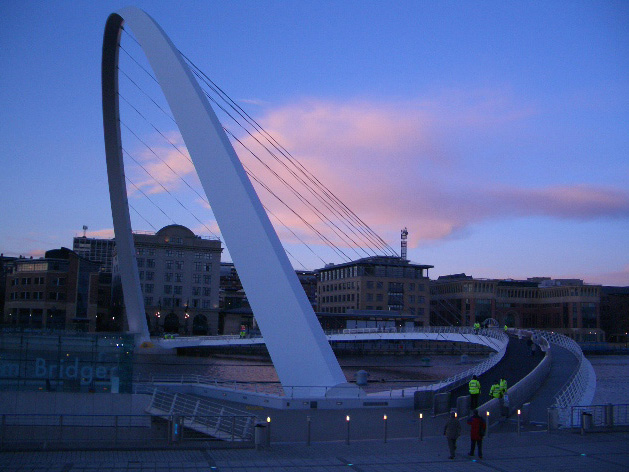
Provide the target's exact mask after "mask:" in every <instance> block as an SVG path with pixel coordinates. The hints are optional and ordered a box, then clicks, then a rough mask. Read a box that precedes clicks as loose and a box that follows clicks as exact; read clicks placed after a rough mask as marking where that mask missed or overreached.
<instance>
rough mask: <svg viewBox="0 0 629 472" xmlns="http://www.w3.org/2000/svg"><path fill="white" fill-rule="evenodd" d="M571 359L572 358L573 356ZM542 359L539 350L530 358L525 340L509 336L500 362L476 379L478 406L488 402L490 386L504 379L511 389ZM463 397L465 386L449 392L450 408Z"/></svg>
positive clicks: (466, 387)
mask: <svg viewBox="0 0 629 472" xmlns="http://www.w3.org/2000/svg"><path fill="white" fill-rule="evenodd" d="M553 352H554V351H553ZM570 355H571V354H570ZM572 357H573V358H574V356H572ZM543 358H544V353H543V352H541V351H540V350H539V349H538V350H537V351H535V356H531V350H530V348H529V346H528V345H527V344H526V340H525V339H518V337H517V336H512V335H509V344H508V345H507V351H506V352H505V355H504V357H503V358H502V360H501V361H500V362H499V363H498V364H496V365H495V366H494V367H492V368H491V369H489V370H488V371H487V372H485V373H484V374H482V375H480V376H479V377H478V379H479V380H480V383H481V394H480V398H479V404H481V405H482V404H483V403H485V402H487V401H489V400H490V397H489V389H490V388H491V386H492V384H494V383H498V382H499V381H500V379H501V378H504V379H506V380H507V385H508V386H509V387H512V386H513V385H515V384H516V383H518V382H519V381H520V380H522V379H523V378H524V377H526V376H527V375H528V374H529V372H531V371H532V370H533V369H534V368H535V367H537V364H539V363H540V362H541V360H542V359H543ZM571 372H572V371H571ZM560 387H561V386H560ZM557 391H559V389H557ZM465 395H469V390H468V386H467V384H464V385H461V386H459V387H457V388H455V389H454V390H452V391H451V392H450V403H451V406H452V407H455V406H456V399H457V398H458V397H460V396H465Z"/></svg>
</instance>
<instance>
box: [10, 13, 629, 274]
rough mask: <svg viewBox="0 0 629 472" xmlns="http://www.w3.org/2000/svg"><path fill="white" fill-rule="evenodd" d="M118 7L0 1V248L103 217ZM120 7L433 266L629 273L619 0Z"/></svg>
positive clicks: (31, 244)
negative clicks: (155, 28)
mask: <svg viewBox="0 0 629 472" xmlns="http://www.w3.org/2000/svg"><path fill="white" fill-rule="evenodd" d="M126 5H127V2H115V1H102V2H78V1H77V2H63V1H61V2H46V1H42V2H34V1H23V2H22V1H20V2H18V1H6V2H2V3H0V46H1V47H0V59H1V63H2V72H1V73H0V110H2V113H1V114H0V138H1V139H2V147H1V148H0V163H1V164H2V167H1V168H2V172H0V186H1V188H2V193H1V194H0V195H2V205H1V207H2V211H1V212H0V252H3V253H5V254H10V255H16V254H25V255H27V254H35V255H37V254H41V251H43V250H46V249H50V248H53V247H59V246H62V245H64V246H69V245H71V243H72V237H73V236H74V235H77V234H80V233H81V227H82V226H83V225H88V226H89V228H90V231H93V232H94V233H93V234H108V232H109V233H110V232H111V227H112V224H111V214H110V209H109V197H108V193H107V181H106V169H105V158H104V147H103V138H102V122H101V104H100V100H101V99H100V49H101V41H102V31H103V27H104V24H105V20H106V18H107V16H108V14H109V13H111V12H113V11H115V10H117V9H118V8H120V7H122V6H126ZM135 5H137V6H139V7H141V8H143V9H145V10H146V11H147V12H148V13H149V14H150V15H151V16H153V18H155V19H156V20H157V22H158V23H159V24H160V25H161V26H162V28H163V29H164V30H165V31H166V32H167V33H168V34H169V35H170V37H171V39H172V40H173V42H174V43H175V44H176V45H177V47H178V48H179V49H180V50H182V51H183V52H184V53H185V54H186V55H187V56H188V57H190V58H191V59H192V60H193V61H194V62H195V63H196V64H197V65H199V66H200V67H201V68H202V69H203V70H204V71H205V72H206V73H208V75H210V76H211V77H212V79H213V80H214V81H215V82H217V83H218V84H220V85H221V86H222V87H223V88H224V89H225V90H226V91H227V92H228V93H229V94H230V96H231V97H232V98H234V99H236V100H237V101H239V103H240V104H241V105H242V106H243V107H244V108H246V109H247V111H248V112H249V113H250V114H251V115H253V116H255V118H256V119H257V120H259V121H260V122H261V123H262V124H263V125H264V126H265V127H266V128H267V129H268V130H269V131H271V132H272V133H273V134H274V135H275V136H277V137H278V138H279V139H280V141H281V142H282V143H283V144H284V145H285V146H286V147H287V148H288V149H289V150H291V152H292V153H293V154H294V155H295V156H297V157H298V158H299V159H300V160H301V161H302V162H304V163H305V164H306V165H307V166H308V168H310V169H312V170H313V171H314V172H315V173H316V174H317V175H318V176H320V177H321V178H322V179H323V180H324V181H325V182H326V183H327V184H328V186H329V187H330V188H332V189H333V190H334V191H335V192H336V193H338V194H339V195H340V196H341V198H342V199H343V200H344V201H345V202H347V203H348V205H349V206H350V207H351V208H352V209H353V210H354V211H355V212H356V213H357V214H358V215H360V216H361V217H362V218H363V219H364V220H365V221H366V222H367V223H369V224H370V225H371V226H372V227H373V228H374V229H375V230H376V231H377V232H378V233H379V234H381V235H382V236H383V237H385V238H386V240H387V242H389V244H391V245H392V246H393V247H395V248H398V247H399V230H400V229H401V228H402V227H404V226H407V227H408V229H409V232H410V234H409V241H410V243H409V247H410V249H409V258H410V259H411V260H413V261H414V262H419V263H424V264H431V265H434V266H435V268H434V269H433V270H431V276H432V277H436V276H438V275H443V274H449V273H456V272H466V273H468V274H472V275H474V276H475V277H485V278H492V277H511V278H525V277H533V276H551V277H555V278H562V277H578V278H582V279H584V280H585V281H586V282H590V283H603V284H610V285H629V251H628V250H627V248H628V247H629V185H628V183H627V182H629V163H628V162H629V160H628V159H627V157H628V154H629V153H628V151H629V129H628V123H629V28H628V25H629V4H628V3H627V2H614V1H605V2H597V1H591V2H562V1H554V2H552V1H551V2H509V1H500V2H483V1H481V2H448V1H439V2H427V1H426V2H424V1H412V2H375V1H360V2H353V1H337V2H325V1H317V2H314V1H311V2H307V1H234V2H226V1H213V2H201V1H197V2H182V4H180V3H179V2H167V1H150V2H135ZM181 171H182V173H184V174H186V173H189V172H190V171H191V170H190V169H185V168H182V169H181ZM129 173H131V171H129ZM130 198H131V197H130ZM138 205H139V202H138ZM210 217H211V216H210ZM210 217H208V218H210ZM288 220H289V225H291V226H293V227H294V229H295V230H296V231H300V228H299V224H298V222H294V221H290V218H289V219H288ZM178 222H179V221H178ZM166 223H167V222H163V224H166ZM182 223H184V224H188V225H189V226H190V227H193V228H194V224H192V223H187V221H185V220H184V221H182ZM156 224H158V227H159V224H161V222H156ZM211 224H212V223H211V222H210V220H208V225H211ZM136 226H137V228H138V229H150V228H146V227H142V224H141V222H138V224H136ZM195 230H198V232H200V233H203V231H202V229H200V228H199V229H197V228H195ZM278 232H279V234H280V236H281V237H282V239H283V240H284V241H285V242H286V245H287V247H288V248H289V250H290V251H291V253H295V254H298V255H300V254H301V252H302V251H303V250H302V249H300V248H299V247H298V246H297V245H294V244H293V241H291V240H290V237H286V238H285V237H284V236H286V235H284V234H283V231H282V230H280V229H278ZM299 258H300V259H301V260H303V261H305V265H307V266H308V267H309V268H315V267H318V266H319V265H320V264H319V262H318V261H317V260H314V259H309V256H308V255H307V253H306V252H303V254H302V255H300V256H299ZM326 260H327V259H326ZM329 261H330V262H340V261H334V260H333V259H329Z"/></svg>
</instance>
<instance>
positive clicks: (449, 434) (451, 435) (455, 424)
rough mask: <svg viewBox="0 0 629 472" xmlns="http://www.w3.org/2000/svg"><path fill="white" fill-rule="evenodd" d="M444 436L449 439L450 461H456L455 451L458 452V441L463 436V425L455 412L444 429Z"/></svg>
mask: <svg viewBox="0 0 629 472" xmlns="http://www.w3.org/2000/svg"><path fill="white" fill-rule="evenodd" d="M443 434H444V436H445V437H446V438H447V439H448V447H449V448H450V459H454V451H456V440H457V438H458V437H459V436H460V435H461V424H460V423H459V420H458V419H457V418H456V414H455V413H454V412H452V413H450V419H448V422H447V423H446V425H445V427H444V428H443Z"/></svg>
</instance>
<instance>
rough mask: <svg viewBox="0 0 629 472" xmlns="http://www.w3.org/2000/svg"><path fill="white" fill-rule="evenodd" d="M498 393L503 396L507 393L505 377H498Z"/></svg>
mask: <svg viewBox="0 0 629 472" xmlns="http://www.w3.org/2000/svg"><path fill="white" fill-rule="evenodd" d="M500 393H501V396H502V397H504V396H505V395H506V394H507V379H505V378H502V379H500Z"/></svg>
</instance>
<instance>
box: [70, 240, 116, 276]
mask: <svg viewBox="0 0 629 472" xmlns="http://www.w3.org/2000/svg"><path fill="white" fill-rule="evenodd" d="M115 247H116V242H115V241H114V240H113V239H100V238H88V237H86V236H85V235H83V236H78V237H75V238H74V239H73V241H72V250H73V251H74V252H76V253H77V254H78V255H79V256H81V257H83V258H84V259H87V260H89V261H92V262H98V263H99V264H100V265H101V266H100V270H101V272H109V273H111V269H112V261H113V257H114V248H115Z"/></svg>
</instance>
